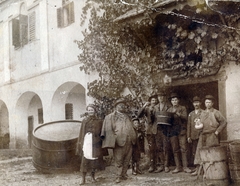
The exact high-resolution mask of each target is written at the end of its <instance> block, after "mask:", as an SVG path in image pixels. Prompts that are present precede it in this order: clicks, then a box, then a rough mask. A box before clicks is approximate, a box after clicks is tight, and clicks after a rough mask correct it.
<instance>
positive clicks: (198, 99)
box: [192, 96, 201, 102]
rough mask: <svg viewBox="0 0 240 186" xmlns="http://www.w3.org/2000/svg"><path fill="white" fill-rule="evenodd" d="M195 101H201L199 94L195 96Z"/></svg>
mask: <svg viewBox="0 0 240 186" xmlns="http://www.w3.org/2000/svg"><path fill="white" fill-rule="evenodd" d="M194 101H199V102H201V99H200V97H198V96H194V97H193V100H192V102H194Z"/></svg>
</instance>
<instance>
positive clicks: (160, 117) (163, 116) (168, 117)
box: [156, 111, 173, 125]
mask: <svg viewBox="0 0 240 186" xmlns="http://www.w3.org/2000/svg"><path fill="white" fill-rule="evenodd" d="M156 118H157V124H160V125H172V118H173V113H170V112H165V111H160V112H156Z"/></svg>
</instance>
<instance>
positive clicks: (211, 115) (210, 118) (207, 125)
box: [194, 95, 227, 165]
mask: <svg viewBox="0 0 240 186" xmlns="http://www.w3.org/2000/svg"><path fill="white" fill-rule="evenodd" d="M214 101H215V99H214V97H213V96H212V95H206V96H205V98H204V103H205V107H206V109H205V110H204V111H203V112H202V114H201V116H200V122H201V123H202V124H203V128H202V132H201V133H200V136H199V140H198V145H197V151H196V155H195V159H194V164H196V165H198V164H201V158H200V148H202V147H212V146H216V145H219V133H221V132H222V130H223V129H224V128H225V127H226V125H227V121H226V119H225V118H224V116H223V115H222V114H221V112H220V111H218V110H216V109H214V108H213V104H214Z"/></svg>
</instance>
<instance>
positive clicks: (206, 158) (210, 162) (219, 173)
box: [200, 146, 229, 180]
mask: <svg viewBox="0 0 240 186" xmlns="http://www.w3.org/2000/svg"><path fill="white" fill-rule="evenodd" d="M200 157H201V160H202V162H203V170H204V178H205V179H207V180H227V179H228V177H229V176H228V164H227V161H226V160H227V149H226V147H224V146H216V147H203V148H201V149H200Z"/></svg>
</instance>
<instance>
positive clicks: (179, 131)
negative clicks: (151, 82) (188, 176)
mask: <svg viewBox="0 0 240 186" xmlns="http://www.w3.org/2000/svg"><path fill="white" fill-rule="evenodd" d="M170 101H171V104H172V106H171V107H170V108H169V109H168V110H167V111H168V112H171V113H173V114H174V115H173V116H174V120H173V123H174V127H172V128H171V130H170V131H169V132H170V133H169V134H168V135H169V136H171V138H170V141H171V145H172V149H173V155H174V160H175V164H176V168H175V170H173V171H172V173H178V172H180V171H181V168H180V167H181V163H180V158H179V147H180V151H181V155H182V165H183V171H184V172H186V173H191V172H192V171H191V170H190V169H189V168H188V161H187V116H188V115H187V109H186V107H184V106H182V105H180V104H179V101H180V97H179V95H178V94H177V93H172V94H171V96H170ZM167 156H168V155H167Z"/></svg>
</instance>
